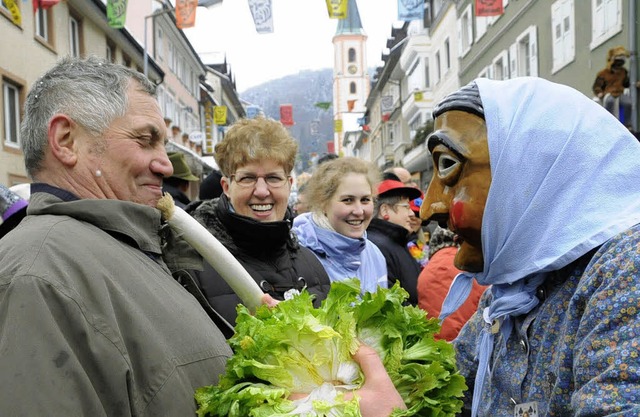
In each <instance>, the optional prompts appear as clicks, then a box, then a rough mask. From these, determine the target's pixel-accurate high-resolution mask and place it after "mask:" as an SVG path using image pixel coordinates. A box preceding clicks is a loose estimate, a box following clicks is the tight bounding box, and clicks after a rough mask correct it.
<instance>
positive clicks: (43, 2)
mask: <svg viewBox="0 0 640 417" xmlns="http://www.w3.org/2000/svg"><path fill="white" fill-rule="evenodd" d="M58 3H60V0H33V12H34V13H35V12H36V10H38V9H39V8H40V9H45V10H46V9H49V8H51V7H53V6H55V5H56V4H58Z"/></svg>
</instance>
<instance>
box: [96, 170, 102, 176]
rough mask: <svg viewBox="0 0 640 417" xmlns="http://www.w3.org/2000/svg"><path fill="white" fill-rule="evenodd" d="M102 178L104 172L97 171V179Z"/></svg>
mask: <svg viewBox="0 0 640 417" xmlns="http://www.w3.org/2000/svg"><path fill="white" fill-rule="evenodd" d="M101 176H102V171H100V170H99V169H96V177H98V178H100V177H101Z"/></svg>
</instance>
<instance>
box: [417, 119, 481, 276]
mask: <svg viewBox="0 0 640 417" xmlns="http://www.w3.org/2000/svg"><path fill="white" fill-rule="evenodd" d="M428 146H429V150H430V151H431V155H432V158H433V166H434V169H433V177H432V179H431V183H430V184H429V188H428V189H427V192H426V194H425V199H424V202H423V203H422V206H421V209H420V217H421V218H422V219H424V220H436V221H438V222H439V223H440V224H441V226H443V227H444V224H445V223H446V227H448V228H449V229H450V230H451V231H453V232H454V233H455V234H456V235H457V239H458V242H459V243H460V244H461V245H460V250H459V251H458V253H457V254H456V257H455V260H454V263H455V265H456V267H457V268H459V269H461V270H463V271H468V272H482V270H483V266H484V259H483V255H482V239H481V237H482V216H483V214H484V207H485V203H486V201H487V194H488V192H489V186H490V185H491V169H490V165H489V147H488V143H487V126H486V124H485V121H484V120H483V119H482V118H481V117H478V116H476V115H474V114H471V113H467V112H464V111H460V110H451V111H447V112H445V113H442V114H441V115H439V116H438V117H436V119H435V124H434V132H433V133H432V134H431V136H430V137H429V140H428Z"/></svg>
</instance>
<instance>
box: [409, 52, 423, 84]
mask: <svg viewBox="0 0 640 417" xmlns="http://www.w3.org/2000/svg"><path fill="white" fill-rule="evenodd" d="M419 66H420V58H416V60H415V61H414V62H413V64H411V66H410V67H409V70H408V71H407V76H406V79H407V91H415V90H420V89H421V88H422V86H423V80H422V72H421V71H416V70H417V69H418V67H419Z"/></svg>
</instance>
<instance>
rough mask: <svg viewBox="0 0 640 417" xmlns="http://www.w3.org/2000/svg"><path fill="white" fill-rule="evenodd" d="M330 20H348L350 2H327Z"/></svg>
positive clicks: (345, 0) (340, 0)
mask: <svg viewBox="0 0 640 417" xmlns="http://www.w3.org/2000/svg"><path fill="white" fill-rule="evenodd" d="M326 1H327V11H328V12H329V18H330V19H346V17H347V3H348V0H326Z"/></svg>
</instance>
